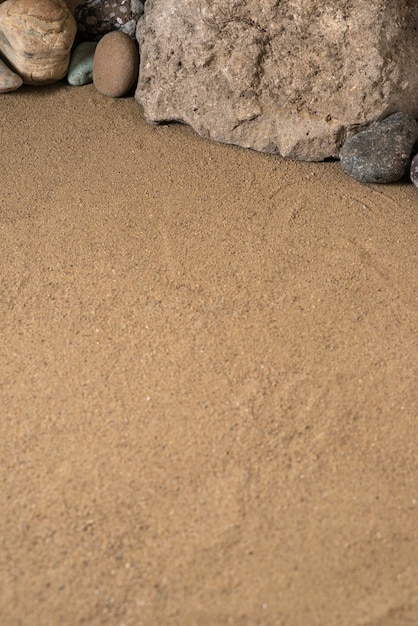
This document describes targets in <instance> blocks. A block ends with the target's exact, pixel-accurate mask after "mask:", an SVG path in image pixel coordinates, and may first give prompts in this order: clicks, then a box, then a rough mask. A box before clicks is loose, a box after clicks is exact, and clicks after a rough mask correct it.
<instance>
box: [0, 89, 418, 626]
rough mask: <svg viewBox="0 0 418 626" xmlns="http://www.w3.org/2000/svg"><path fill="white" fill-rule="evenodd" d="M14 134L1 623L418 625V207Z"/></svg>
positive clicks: (53, 93)
mask: <svg viewBox="0 0 418 626" xmlns="http://www.w3.org/2000/svg"><path fill="white" fill-rule="evenodd" d="M0 123H1V125H0V139H1V144H0V145H1V152H0V253H1V255H0V258H1V265H0V268H1V270H0V271H1V274H0V276H1V281H0V322H1V326H0V328H1V335H0V485H1V491H0V625H1V626H99V625H100V626H101V625H104V626H230V625H234V626H414V625H416V624H418V453H417V439H418V434H417V433H418V430H417V425H418V256H417V245H418V190H417V189H416V188H415V187H413V186H412V185H411V184H409V183H408V181H407V180H405V181H401V182H400V183H398V184H394V185H388V186H378V185H362V184H360V183H357V182H356V181H354V180H352V179H350V178H348V177H347V176H346V175H345V174H344V173H343V172H342V170H341V168H340V165H339V163H338V162H327V163H316V164H315V163H296V162H292V161H286V160H284V159H281V158H279V157H273V156H267V155H264V154H259V153H255V152H251V151H248V150H244V149H241V148H236V147H234V146H226V145H221V144H216V143H213V142H210V141H209V140H204V139H202V138H200V137H198V136H197V135H196V134H195V133H194V132H193V131H192V130H191V129H190V128H188V127H186V126H182V125H179V124H173V125H165V126H151V125H149V124H147V122H146V121H145V119H144V116H143V112H142V109H141V107H140V106H139V105H138V104H137V103H136V102H135V101H134V99H133V97H132V96H131V95H130V96H128V97H125V98H122V99H119V100H113V99H110V98H106V97H105V96H102V95H100V94H99V93H98V92H97V91H96V90H95V88H94V86H93V85H87V86H85V87H70V86H69V85H68V84H66V82H65V81H62V82H60V83H58V84H56V85H52V86H48V87H23V88H22V89H20V90H19V91H17V92H14V93H10V94H5V95H2V96H1V99H0Z"/></svg>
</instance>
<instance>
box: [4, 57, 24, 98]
mask: <svg viewBox="0 0 418 626" xmlns="http://www.w3.org/2000/svg"><path fill="white" fill-rule="evenodd" d="M22 85H23V80H22V79H21V78H20V76H18V75H17V74H15V73H14V72H12V70H11V69H10V68H9V67H7V65H6V64H5V63H3V61H2V60H1V59H0V93H7V92H8V91H16V89H19V87H21V86H22Z"/></svg>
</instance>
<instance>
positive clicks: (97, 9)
mask: <svg viewBox="0 0 418 626" xmlns="http://www.w3.org/2000/svg"><path fill="white" fill-rule="evenodd" d="M144 2H145V0H144ZM144 2H143V1H142V0H83V2H81V3H80V4H79V5H78V6H77V7H76V9H75V12H74V16H75V19H76V22H77V27H78V32H79V34H80V35H81V37H83V38H84V39H88V40H96V41H97V40H99V39H100V38H101V37H103V35H105V34H106V33H109V32H111V31H114V30H120V31H122V32H123V33H126V34H127V35H129V36H130V37H132V38H133V39H134V38H135V30H136V25H137V22H138V20H139V18H140V17H141V15H142V14H143V13H144Z"/></svg>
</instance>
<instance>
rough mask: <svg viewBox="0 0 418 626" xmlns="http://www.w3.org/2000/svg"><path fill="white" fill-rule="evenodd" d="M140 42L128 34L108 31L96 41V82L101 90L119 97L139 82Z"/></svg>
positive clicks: (94, 63)
mask: <svg viewBox="0 0 418 626" xmlns="http://www.w3.org/2000/svg"><path fill="white" fill-rule="evenodd" d="M138 71H139V52H138V45H137V43H136V42H135V41H134V40H133V39H131V38H130V37H129V35H127V34H126V33H122V32H120V31H114V32H111V33H107V35H105V36H104V37H102V39H100V41H99V43H98V44H97V48H96V52H95V54H94V60H93V83H94V86H95V87H96V89H97V90H98V91H100V93H102V94H103V95H105V96H110V97H112V98H119V97H120V96H124V95H125V94H127V93H128V91H130V89H132V87H133V86H134V85H136V83H137V81H138Z"/></svg>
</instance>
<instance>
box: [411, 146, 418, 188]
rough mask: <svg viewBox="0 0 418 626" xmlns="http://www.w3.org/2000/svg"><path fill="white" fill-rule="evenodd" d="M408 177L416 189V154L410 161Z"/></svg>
mask: <svg viewBox="0 0 418 626" xmlns="http://www.w3.org/2000/svg"><path fill="white" fill-rule="evenodd" d="M410 175H411V181H412V182H413V183H414V185H415V187H418V154H416V155H415V156H414V158H413V159H412V162H411V170H410Z"/></svg>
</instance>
